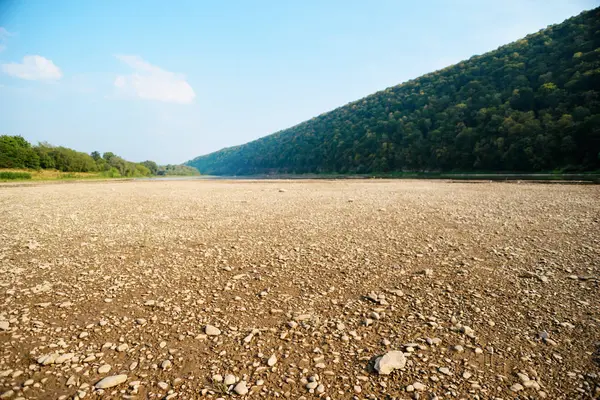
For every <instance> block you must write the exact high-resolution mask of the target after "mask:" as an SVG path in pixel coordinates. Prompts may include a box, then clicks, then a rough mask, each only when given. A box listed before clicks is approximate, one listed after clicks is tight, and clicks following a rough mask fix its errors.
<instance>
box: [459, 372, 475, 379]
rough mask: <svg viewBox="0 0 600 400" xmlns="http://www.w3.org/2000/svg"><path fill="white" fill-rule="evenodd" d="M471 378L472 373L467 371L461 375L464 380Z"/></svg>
mask: <svg viewBox="0 0 600 400" xmlns="http://www.w3.org/2000/svg"><path fill="white" fill-rule="evenodd" d="M472 376H473V374H472V373H470V372H469V371H465V372H463V374H462V377H463V378H464V379H469V378H470V377H472Z"/></svg>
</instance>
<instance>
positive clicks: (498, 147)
mask: <svg viewBox="0 0 600 400" xmlns="http://www.w3.org/2000/svg"><path fill="white" fill-rule="evenodd" d="M599 89H600V8H597V9H594V10H592V11H588V12H584V13H582V14H580V15H579V16H577V17H573V18H570V19H568V20H567V21H565V22H563V23H561V24H558V25H554V26H551V27H549V28H547V29H545V30H542V31H540V32H538V33H535V34H532V35H529V36H527V37H526V38H524V39H522V40H519V41H517V42H514V43H511V44H509V45H506V46H503V47H500V48H499V49H497V50H495V51H492V52H489V53H486V54H484V55H481V56H474V57H472V58H470V59H469V60H467V61H463V62H460V63H458V64H456V65H453V66H450V67H448V68H445V69H442V70H439V71H436V72H433V73H430V74H427V75H424V76H422V77H420V78H417V79H414V80H411V81H408V82H406V83H403V84H401V85H398V86H394V87H391V88H388V89H386V90H384V91H381V92H377V93H375V94H373V95H370V96H368V97H365V98H364V99H361V100H358V101H356V102H353V103H350V104H348V105H346V106H343V107H340V108H338V109H336V110H333V111H331V112H328V113H325V114H322V115H320V116H318V117H316V118H313V119H311V120H309V121H306V122H303V123H301V124H299V125H296V126H294V127H292V128H289V129H286V130H283V131H280V132H277V133H275V134H273V135H270V136H266V137H263V138H261V139H258V140H256V141H253V142H250V143H247V144H244V145H241V146H236V147H231V148H226V149H223V150H220V151H218V152H215V153H212V154H208V155H205V156H201V157H198V158H195V159H194V160H191V161H188V162H187V163H186V164H187V165H190V166H193V167H196V168H197V169H198V170H200V172H201V173H202V174H217V175H225V174H239V175H243V174H255V173H307V172H340V173H377V172H390V171H401V170H413V171H414V170H417V171H423V170H443V171H451V170H461V171H475V170H477V171H550V170H556V169H562V170H595V169H600V98H599Z"/></svg>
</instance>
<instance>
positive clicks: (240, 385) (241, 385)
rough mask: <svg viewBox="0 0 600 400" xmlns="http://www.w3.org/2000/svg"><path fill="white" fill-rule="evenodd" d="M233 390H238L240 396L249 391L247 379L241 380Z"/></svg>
mask: <svg viewBox="0 0 600 400" xmlns="http://www.w3.org/2000/svg"><path fill="white" fill-rule="evenodd" d="M233 391H234V392H236V393H237V394H239V395H240V396H243V395H245V394H246V393H248V387H247V386H246V381H240V382H239V383H238V384H237V385H235V387H234V388H233Z"/></svg>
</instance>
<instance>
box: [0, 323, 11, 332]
mask: <svg viewBox="0 0 600 400" xmlns="http://www.w3.org/2000/svg"><path fill="white" fill-rule="evenodd" d="M9 329H10V322H8V321H0V330H1V331H7V330H9Z"/></svg>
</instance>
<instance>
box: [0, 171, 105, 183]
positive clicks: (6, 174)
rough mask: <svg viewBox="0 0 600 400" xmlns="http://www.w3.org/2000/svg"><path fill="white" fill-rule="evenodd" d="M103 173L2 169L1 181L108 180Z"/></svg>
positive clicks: (0, 173) (0, 172)
mask: <svg viewBox="0 0 600 400" xmlns="http://www.w3.org/2000/svg"><path fill="white" fill-rule="evenodd" d="M106 178H107V176H106V175H104V174H103V173H101V172H62V171H58V170H55V169H40V170H35V169H30V170H26V169H0V181H8V180H11V181H12V180H33V181H55V180H78V179H106Z"/></svg>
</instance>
